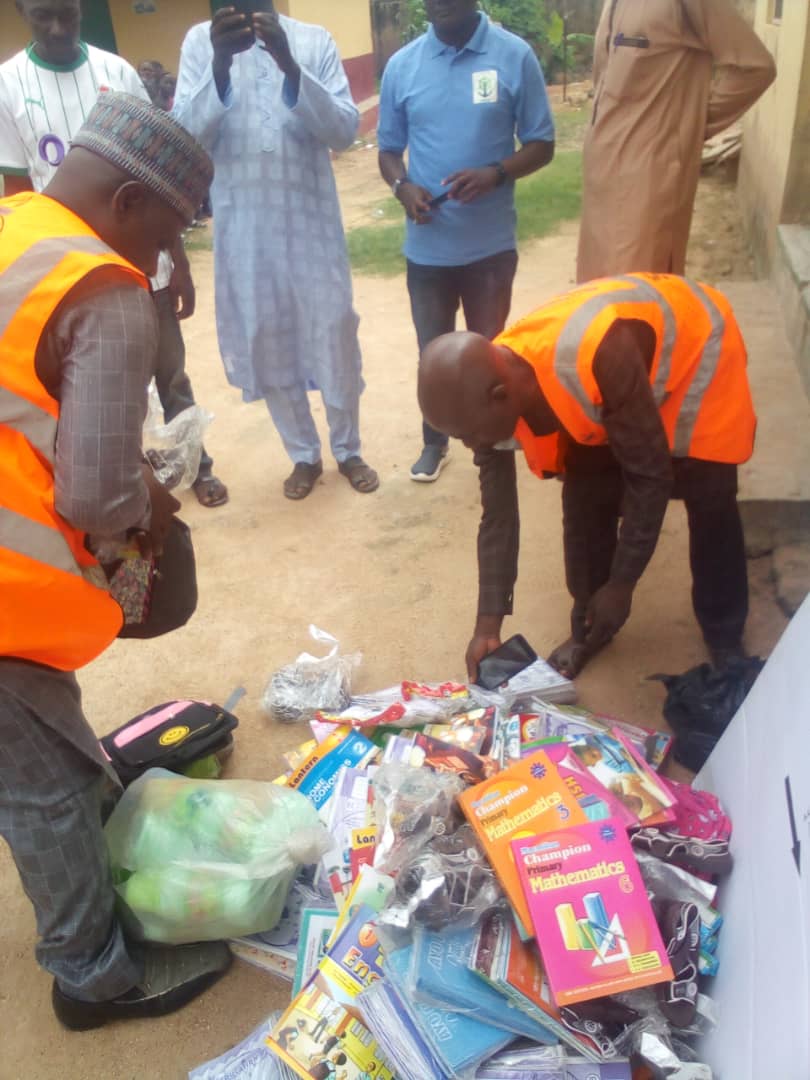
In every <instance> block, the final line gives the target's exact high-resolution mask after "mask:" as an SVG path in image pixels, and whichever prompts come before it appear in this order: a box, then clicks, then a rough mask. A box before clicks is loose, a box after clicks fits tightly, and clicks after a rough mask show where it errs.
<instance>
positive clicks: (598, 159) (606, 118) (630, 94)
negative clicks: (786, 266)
mask: <svg viewBox="0 0 810 1080" xmlns="http://www.w3.org/2000/svg"><path fill="white" fill-rule="evenodd" d="M713 72H714V76H715V77H714V79H712V74H713ZM775 74H776V69H775V67H774V63H773V60H772V58H771V55H770V53H769V52H768V50H767V49H766V48H765V46H764V45H763V44H762V42H761V41H760V39H759V38H758V37H757V36H756V34H755V33H754V31H753V30H751V29H750V28H749V26H748V24H747V23H746V22H745V21H744V20H743V19H742V17H741V16H740V15H739V14H737V12H736V11H735V10H734V8H733V7H732V6H731V3H730V2H729V0H606V3H605V6H604V10H603V11H602V18H601V21H600V23H599V28H598V30H597V35H596V44H595V55H594V105H593V117H592V121H591V126H590V128H589V129H588V133H587V135H586V138H585V147H584V159H583V168H584V196H583V208H582V225H581V228H580V234H579V254H578V264H577V280H578V281H588V280H590V279H591V278H596V277H604V276H605V275H609V274H620V273H626V272H629V271H633V270H637V271H649V272H652V273H655V272H659V273H675V274H682V273H683V272H684V264H685V261H686V244H687V240H688V239H689V225H690V221H691V218H692V205H693V202H694V198H695V190H696V188H697V182H698V175H699V172H700V155H701V149H702V147H703V143H704V141H705V140H706V139H707V138H710V137H711V136H712V135H715V134H716V133H717V132H718V131H722V130H723V129H724V128H726V127H728V125H729V124H732V123H733V122H734V121H735V120H737V119H738V118H739V117H740V116H742V114H743V113H744V112H745V111H746V109H748V108H749V107H750V106H751V105H752V104H753V103H754V102H755V101H756V99H757V98H758V97H759V96H760V94H762V93H763V91H764V90H766V89H767V87H768V86H769V85H770V83H771V82H772V81H773V79H774V76H775Z"/></svg>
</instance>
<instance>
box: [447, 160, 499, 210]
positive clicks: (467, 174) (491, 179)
mask: <svg viewBox="0 0 810 1080" xmlns="http://www.w3.org/2000/svg"><path fill="white" fill-rule="evenodd" d="M498 179H499V173H498V170H497V169H496V168H495V166H494V165H487V166H486V167H485V168H483V169H462V170H461V172H454V173H451V174H450V176H448V177H447V178H446V179H445V180H442V187H444V186H445V185H446V184H452V185H453V186H452V187H451V188H450V198H451V199H455V200H456V202H460V203H471V202H474V201H475V200H476V199H480V198H481V196H482V195H488V194H489V193H490V191H494V190H495V188H496V187H497V186H498Z"/></svg>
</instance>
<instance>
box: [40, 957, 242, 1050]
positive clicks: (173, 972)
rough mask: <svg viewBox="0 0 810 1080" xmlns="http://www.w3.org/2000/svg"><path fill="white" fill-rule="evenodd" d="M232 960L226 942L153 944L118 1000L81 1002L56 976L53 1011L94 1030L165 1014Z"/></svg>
mask: <svg viewBox="0 0 810 1080" xmlns="http://www.w3.org/2000/svg"><path fill="white" fill-rule="evenodd" d="M232 959H233V957H232V956H231V952H230V949H229V948H228V946H227V945H226V944H225V943H224V942H222V941H204V942H201V943H200V944H197V945H175V946H169V945H147V946H146V947H145V949H144V975H143V979H142V980H141V982H140V983H139V985H138V986H134V987H133V988H132V989H131V990H128V991H127V992H126V994H122V995H121V996H120V997H117V998H113V1000H112V1001H78V1000H77V999H76V998H72V997H68V995H67V994H65V993H63V991H62V990H60V989H59V985H58V984H57V982H56V980H54V984H53V992H52V995H51V1000H52V1002H53V1011H54V1012H55V1013H56V1016H57V1019H58V1020H60V1021H61V1023H62V1024H63V1025H64V1026H65V1027H66V1028H68V1029H69V1030H70V1031H89V1030H90V1029H91V1028H97V1027H101V1026H102V1025H103V1024H106V1023H107V1021H108V1020H136V1019H139V1018H141V1017H155V1016H165V1015H166V1014H167V1013H171V1012H174V1011H175V1010H176V1009H180V1008H182V1006H183V1005H187V1004H188V1002H189V1001H191V1000H193V999H194V998H195V997H197V996H198V995H199V994H201V993H202V992H203V991H204V990H207V989H208V987H209V986H212V985H213V984H214V983H215V982H216V981H217V980H218V979H219V978H221V977H222V976H223V975H224V974H225V972H226V971H227V970H228V968H229V967H230V966H231V961H232Z"/></svg>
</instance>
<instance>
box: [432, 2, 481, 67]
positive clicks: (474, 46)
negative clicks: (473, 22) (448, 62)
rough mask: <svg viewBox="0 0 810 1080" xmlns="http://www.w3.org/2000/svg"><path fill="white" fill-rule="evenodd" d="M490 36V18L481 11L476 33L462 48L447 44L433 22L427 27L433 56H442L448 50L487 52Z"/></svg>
mask: <svg viewBox="0 0 810 1080" xmlns="http://www.w3.org/2000/svg"><path fill="white" fill-rule="evenodd" d="M488 37H489V18H488V16H487V15H485V14H484V12H483V11H482V12H480V13H479V19H478V27H477V28H476V31H475V33H474V34H473V36H472V37H471V38H470V40H469V41H468V42H467V44H466V45H465V46H464V48H463V49H461V50H456V49H455V48H454V47H453V46H452V45H446V44H445V43H444V42H443V41H441V40H440V39H439V38H438V37H437V36H436V31H435V30H434V29H433V23H431V24H430V25H429V26H428V28H427V39H428V40H427V45H428V52H429V54H430V56H431V58H433V57H435V56H441V55H442V53H446V52H453V53H455V52H457V51H458V52H459V54H460V53H463V52H465V51H467V50H469V51H470V52H476V53H485V52H486V51H487V38H488Z"/></svg>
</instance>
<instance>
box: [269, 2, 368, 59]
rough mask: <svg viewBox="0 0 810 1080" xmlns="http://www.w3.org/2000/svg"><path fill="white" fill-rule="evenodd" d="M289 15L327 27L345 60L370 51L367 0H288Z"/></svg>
mask: <svg viewBox="0 0 810 1080" xmlns="http://www.w3.org/2000/svg"><path fill="white" fill-rule="evenodd" d="M289 8H290V15H292V17H293V18H294V19H300V20H301V22H309V23H318V24H319V25H320V26H325V27H327V28H328V30H329V32H330V34H331V35H332V37H334V39H335V41H336V42H337V47H338V49H340V55H341V56H342V57H343V59H344V60H346V59H348V58H349V57H353V56H367V55H369V53H371V52H372V51H373V48H374V45H373V43H372V40H371V10H370V7H369V0H289Z"/></svg>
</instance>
